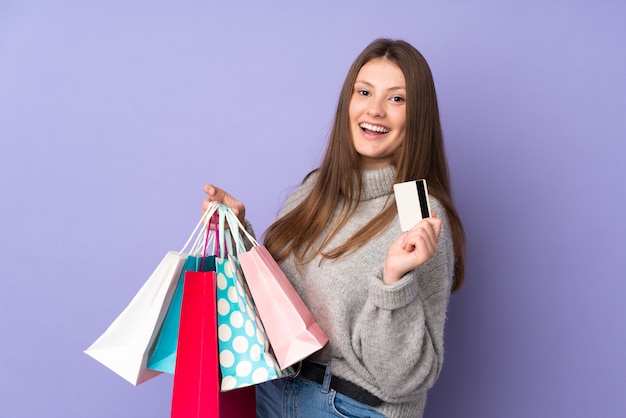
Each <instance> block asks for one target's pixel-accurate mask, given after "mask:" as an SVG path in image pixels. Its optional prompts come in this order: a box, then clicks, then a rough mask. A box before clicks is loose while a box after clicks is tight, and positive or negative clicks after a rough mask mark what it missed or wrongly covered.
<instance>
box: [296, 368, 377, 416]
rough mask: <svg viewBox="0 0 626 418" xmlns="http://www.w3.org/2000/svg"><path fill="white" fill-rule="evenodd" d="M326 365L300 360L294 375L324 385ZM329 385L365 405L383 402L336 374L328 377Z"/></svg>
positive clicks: (375, 404)
mask: <svg viewBox="0 0 626 418" xmlns="http://www.w3.org/2000/svg"><path fill="white" fill-rule="evenodd" d="M326 367H328V366H326V365H325V364H320V363H314V362H311V361H307V360H304V361H302V363H301V367H300V369H299V372H298V373H297V375H296V376H298V377H301V378H303V379H306V380H309V381H311V382H315V383H318V384H320V385H324V377H325V375H326ZM294 377H295V376H294ZM329 387H330V389H333V390H335V391H336V392H337V393H341V394H342V395H345V396H348V397H350V398H352V399H354V400H355V401H358V402H361V403H364V404H365V405H369V406H372V407H376V406H378V405H380V404H381V403H383V401H382V400H381V399H380V398H379V397H378V396H376V395H374V394H373V393H371V392H369V391H367V390H365V389H363V388H362V387H360V386H359V385H357V384H354V383H352V382H350V381H348V380H346V379H342V378H341V377H338V376H331V377H330V386H329Z"/></svg>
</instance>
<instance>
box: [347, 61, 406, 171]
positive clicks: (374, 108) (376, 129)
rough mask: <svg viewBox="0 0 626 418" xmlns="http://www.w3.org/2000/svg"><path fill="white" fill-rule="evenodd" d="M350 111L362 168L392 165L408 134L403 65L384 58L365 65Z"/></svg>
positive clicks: (355, 85)
mask: <svg viewBox="0 0 626 418" xmlns="http://www.w3.org/2000/svg"><path fill="white" fill-rule="evenodd" d="M348 112H349V118H350V132H351V133H352V142H353V143H354V148H356V151H357V153H358V154H359V156H360V159H361V168H362V169H370V168H380V167H385V166H387V165H389V164H390V162H391V158H392V157H393V155H394V152H395V151H396V150H397V149H398V148H399V147H400V145H401V144H402V141H404V137H405V124H406V83H405V80H404V74H402V70H400V67H398V66H397V65H396V64H395V63H393V62H391V61H389V60H387V59H384V58H375V59H373V60H371V61H369V62H368V63H367V64H365V65H364V66H363V67H361V70H360V71H359V73H358V75H357V77H356V81H355V83H354V89H353V91H352V98H351V99H350V108H349V111H348Z"/></svg>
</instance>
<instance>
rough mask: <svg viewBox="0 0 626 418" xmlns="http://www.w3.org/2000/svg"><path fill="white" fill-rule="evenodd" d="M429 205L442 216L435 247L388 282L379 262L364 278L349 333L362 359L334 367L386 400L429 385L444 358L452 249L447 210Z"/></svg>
mask: <svg viewBox="0 0 626 418" xmlns="http://www.w3.org/2000/svg"><path fill="white" fill-rule="evenodd" d="M433 209H435V210H436V211H437V213H438V214H439V216H440V217H441V218H442V220H443V226H442V231H441V234H440V237H439V240H438V245H439V248H438V251H437V252H436V253H435V254H434V255H433V257H431V259H430V260H428V261H427V262H426V263H425V264H423V265H422V266H419V267H418V268H416V269H415V270H413V271H410V272H408V273H407V274H405V275H404V277H402V279H401V280H400V281H398V282H397V283H394V284H393V285H390V286H387V285H385V284H383V282H382V269H383V267H382V266H377V267H375V268H376V271H373V272H372V274H371V276H370V277H368V278H367V281H368V298H367V302H366V303H365V305H364V306H363V308H362V310H361V312H360V314H359V316H358V318H357V319H356V323H355V329H354V332H353V334H352V349H353V350H354V352H355V354H356V356H357V358H359V361H360V364H358V365H357V364H353V365H352V367H350V368H351V369H352V370H347V369H346V370H337V372H338V374H340V375H344V376H345V377H346V378H349V379H351V380H353V381H355V383H357V384H360V385H363V386H364V387H366V388H370V389H371V390H372V391H373V392H374V393H377V394H378V395H379V396H381V397H383V398H384V399H386V400H388V401H400V400H402V399H403V398H405V397H407V396H411V395H412V394H414V393H416V392H420V391H424V390H426V389H428V388H430V387H431V386H432V385H433V384H434V382H435V380H436V379H437V377H438V375H439V373H440V371H441V367H442V363H443V333H444V323H445V319H446V309H447V305H448V300H449V295H450V287H451V283H452V277H453V265H454V264H453V263H454V253H453V245H452V235H451V232H450V228H449V224H448V221H447V219H446V218H445V212H444V210H443V208H442V207H441V206H440V205H439V204H438V202H435V205H434V207H433ZM359 369H361V371H362V372H357V371H358V370H359ZM355 372H356V373H355ZM363 372H364V373H363ZM346 374H347V375H346ZM364 376H369V378H367V379H364Z"/></svg>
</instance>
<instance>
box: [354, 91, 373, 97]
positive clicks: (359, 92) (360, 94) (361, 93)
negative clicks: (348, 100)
mask: <svg viewBox="0 0 626 418" xmlns="http://www.w3.org/2000/svg"><path fill="white" fill-rule="evenodd" d="M356 94H358V95H359V96H367V97H369V96H371V95H372V94H371V93H370V92H369V91H367V90H363V89H361V90H357V92H356Z"/></svg>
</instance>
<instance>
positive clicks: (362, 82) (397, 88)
mask: <svg viewBox="0 0 626 418" xmlns="http://www.w3.org/2000/svg"><path fill="white" fill-rule="evenodd" d="M356 83H361V84H365V85H368V86H370V87H374V85H373V84H372V83H370V82H369V81H365V80H356V81H355V82H354V84H355V85H356ZM387 90H406V87H405V86H397V87H390V88H388V89H387Z"/></svg>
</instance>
